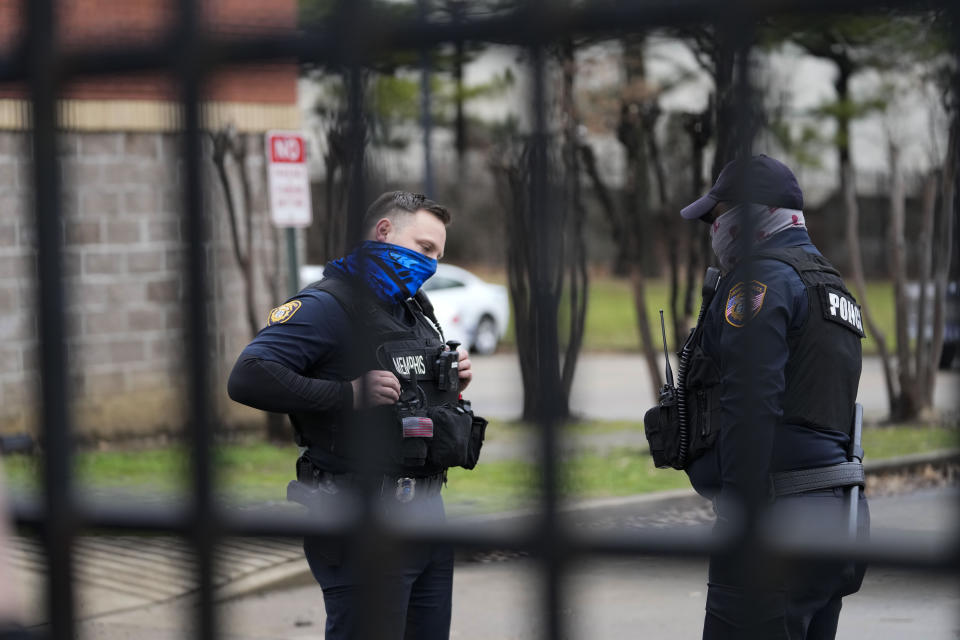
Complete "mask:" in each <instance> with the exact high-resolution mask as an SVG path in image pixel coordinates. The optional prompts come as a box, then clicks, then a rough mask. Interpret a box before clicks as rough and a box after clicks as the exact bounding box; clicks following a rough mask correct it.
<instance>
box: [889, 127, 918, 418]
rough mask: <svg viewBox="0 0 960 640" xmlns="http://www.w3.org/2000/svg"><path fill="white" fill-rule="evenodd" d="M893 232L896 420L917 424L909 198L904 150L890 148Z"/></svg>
mask: <svg viewBox="0 0 960 640" xmlns="http://www.w3.org/2000/svg"><path fill="white" fill-rule="evenodd" d="M890 175H891V178H892V184H891V187H890V232H889V237H888V238H887V241H888V247H887V248H888V252H889V255H890V271H891V275H892V276H893V308H894V314H895V318H894V319H895V323H896V332H897V373H898V378H899V381H900V396H899V398H897V402H896V403H895V405H896V406H897V407H898V412H897V415H895V416H892V417H893V418H894V419H896V420H913V419H914V418H916V417H917V414H918V413H919V411H920V406H919V405H920V402H919V398H918V397H917V392H918V391H919V390H918V388H917V379H916V376H915V375H914V374H913V371H912V364H913V359H912V358H911V357H910V337H909V335H908V334H907V322H908V318H907V309H908V308H909V305H908V303H907V294H906V284H907V261H906V256H905V255H904V254H905V246H904V244H905V240H904V227H905V219H906V212H905V210H904V204H905V203H904V200H905V198H906V194H905V188H904V185H903V174H902V172H901V171H900V150H899V149H897V148H896V147H895V146H894V145H893V144H892V143H891V144H890ZM923 340H924V336H923V329H922V328H921V329H920V335H919V336H918V342H922V341H923Z"/></svg>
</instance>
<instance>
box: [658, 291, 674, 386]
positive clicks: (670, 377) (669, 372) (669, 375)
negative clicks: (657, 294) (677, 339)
mask: <svg viewBox="0 0 960 640" xmlns="http://www.w3.org/2000/svg"><path fill="white" fill-rule="evenodd" d="M660 334H661V335H662V336H663V359H664V360H665V361H666V363H667V367H666V374H667V384H668V385H670V386H671V387H672V386H673V369H671V368H670V356H669V355H667V329H666V327H665V326H664V324H663V309H660Z"/></svg>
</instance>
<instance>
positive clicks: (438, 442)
mask: <svg viewBox="0 0 960 640" xmlns="http://www.w3.org/2000/svg"><path fill="white" fill-rule="evenodd" d="M427 415H428V416H429V417H430V418H431V419H432V420H433V438H432V439H431V440H430V446H429V447H428V450H427V462H429V463H430V464H431V465H433V466H436V467H443V468H447V467H465V468H467V469H472V468H473V467H474V466H475V465H476V463H477V462H476V459H475V458H476V456H479V449H478V450H477V452H476V456H475V457H474V460H473V461H472V464H471V456H470V445H471V440H472V439H473V416H472V415H471V414H470V413H469V412H468V411H466V410H465V409H463V408H461V407H459V406H451V405H449V404H441V405H436V406H433V407H428V408H427ZM484 428H486V425H484ZM481 440H482V435H481ZM467 465H470V466H467Z"/></svg>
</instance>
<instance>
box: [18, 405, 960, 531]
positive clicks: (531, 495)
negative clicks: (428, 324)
mask: <svg viewBox="0 0 960 640" xmlns="http://www.w3.org/2000/svg"><path fill="white" fill-rule="evenodd" d="M623 430H630V431H638V430H640V427H639V425H638V424H636V423H626V422H590V423H579V424H574V425H570V426H569V427H566V429H565V431H566V432H567V433H570V434H584V433H610V432H616V431H623ZM487 433H488V437H489V440H490V441H491V442H494V441H501V442H503V441H511V440H519V439H521V438H524V437H528V436H529V433H528V427H526V426H524V425H521V424H519V423H496V424H494V425H492V426H491V428H490V429H488V431H487ZM863 443H864V449H865V450H866V453H867V460H879V459H883V458H889V457H892V456H897V455H904V454H909V453H919V452H924V451H935V450H942V449H950V448H955V447H958V446H960V431H958V430H957V429H955V428H949V427H927V426H922V427H920V426H902V425H901V426H890V427H887V426H885V427H868V428H866V429H865V430H864V433H863ZM296 455H297V450H296V448H295V447H294V446H293V445H289V446H275V445H270V444H263V443H256V444H239V445H227V446H221V447H217V449H216V452H215V456H216V458H215V460H216V464H215V466H214V468H215V470H216V471H217V474H218V475H217V483H218V484H217V486H218V487H219V489H220V490H219V491H218V494H219V495H221V496H222V497H224V498H226V499H228V500H231V501H242V502H260V501H267V500H271V501H282V500H284V499H285V490H286V486H287V482H289V481H290V480H291V479H292V478H293V466H294V461H295V459H296ZM76 461H77V479H78V482H79V483H80V485H81V487H82V488H83V489H86V490H94V491H96V490H103V489H123V490H129V491H133V492H143V493H148V494H151V495H156V494H159V495H174V494H178V493H184V492H186V491H187V490H188V488H189V476H188V470H189V458H188V454H187V452H186V450H185V449H183V448H180V447H164V448H159V449H150V450H138V451H86V452H80V453H78V454H77V456H76ZM2 463H3V466H4V472H5V474H6V481H7V485H8V486H9V487H11V488H13V489H14V490H21V491H22V490H32V489H36V487H37V486H38V477H39V471H40V469H39V463H40V460H39V458H34V457H25V456H10V457H7V458H4V459H3V461H2ZM561 468H562V471H561V473H562V474H563V476H562V485H561V489H562V491H563V493H564V494H565V495H568V496H570V497H575V498H587V497H603V496H622V495H632V494H638V493H647V492H651V491H661V490H664V489H676V488H681V487H686V486H689V484H688V483H687V480H686V475H685V474H682V473H677V472H672V471H664V470H659V469H655V468H654V467H653V464H652V462H651V459H650V457H649V456H648V455H647V453H646V452H645V451H642V450H636V449H629V448H618V449H614V450H612V451H607V452H604V453H602V454H601V453H597V452H589V451H588V452H585V453H584V454H583V455H578V456H575V457H573V458H571V459H570V460H568V461H566V462H565V463H564V464H563V465H562V467H561ZM538 473H539V471H538V469H537V467H536V466H534V465H533V464H531V463H529V462H525V461H521V460H488V461H481V463H480V465H478V466H477V468H476V469H474V470H473V471H466V470H464V469H452V470H451V471H450V476H449V481H448V484H447V489H446V491H445V493H446V496H447V503H448V506H449V510H450V512H451V513H463V512H467V511H470V512H490V511H498V510H503V509H511V508H516V507H520V506H524V505H528V504H531V503H532V502H533V500H534V499H535V498H536V487H537V486H538V484H539V482H540V480H539V475H538Z"/></svg>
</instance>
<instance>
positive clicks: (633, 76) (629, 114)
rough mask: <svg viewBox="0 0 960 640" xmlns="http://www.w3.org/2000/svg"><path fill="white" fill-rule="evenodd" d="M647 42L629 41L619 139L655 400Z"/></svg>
mask: <svg viewBox="0 0 960 640" xmlns="http://www.w3.org/2000/svg"><path fill="white" fill-rule="evenodd" d="M643 46H644V43H643V41H642V40H641V41H632V40H631V41H627V42H625V46H624V68H625V72H626V85H627V87H628V88H629V89H630V91H629V93H628V95H626V96H625V97H624V100H623V103H622V104H621V108H620V124H619V126H618V128H617V138H618V139H619V140H620V143H621V144H622V145H623V147H624V150H625V151H626V156H627V162H626V181H625V184H624V189H623V216H622V219H623V220H624V227H625V229H624V230H625V233H624V236H623V237H622V238H620V239H619V240H620V242H626V243H627V245H626V247H625V248H626V251H625V253H626V255H627V258H628V264H629V274H630V284H631V290H632V292H633V301H634V309H635V310H636V313H637V334H638V338H639V341H640V350H641V352H642V353H643V356H644V359H645V360H646V363H647V368H648V369H649V371H650V384H651V393H652V396H651V397H652V398H654V399H655V398H657V395H658V393H659V390H660V386H661V384H662V382H661V379H660V364H659V360H658V358H657V353H658V349H657V348H656V347H655V345H654V342H653V335H652V334H651V332H650V323H649V322H648V321H647V300H646V277H645V275H644V273H643V262H642V261H643V256H644V254H645V251H644V238H645V237H647V236H648V235H649V234H646V233H645V231H646V230H647V228H648V227H649V226H650V223H651V222H652V215H651V213H652V212H651V207H650V203H649V194H650V190H651V189H650V157H649V154H650V144H649V142H648V140H647V132H646V128H645V127H644V123H643V113H644V111H645V110H647V109H649V106H648V104H644V102H643V101H641V100H640V99H639V98H638V97H637V96H640V95H642V94H643V93H644V88H643V85H644V83H645V81H646V77H645V73H646V69H645V64H644V55H643Z"/></svg>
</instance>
